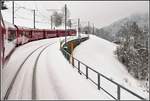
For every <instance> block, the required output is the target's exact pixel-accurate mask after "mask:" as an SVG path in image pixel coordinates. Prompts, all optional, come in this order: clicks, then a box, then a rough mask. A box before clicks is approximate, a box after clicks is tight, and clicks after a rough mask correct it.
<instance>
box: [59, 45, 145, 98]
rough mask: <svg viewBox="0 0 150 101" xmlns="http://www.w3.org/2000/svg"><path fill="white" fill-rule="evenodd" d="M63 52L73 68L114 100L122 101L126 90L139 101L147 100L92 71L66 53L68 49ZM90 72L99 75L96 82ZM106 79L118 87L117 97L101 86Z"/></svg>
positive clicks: (62, 49)
mask: <svg viewBox="0 0 150 101" xmlns="http://www.w3.org/2000/svg"><path fill="white" fill-rule="evenodd" d="M64 46H65V45H64ZM61 51H62V53H63V54H64V56H65V57H66V58H67V59H68V60H69V62H70V63H71V64H72V66H73V68H76V69H77V70H78V73H79V74H81V75H82V74H83V75H84V76H85V77H86V79H89V80H90V81H91V82H92V83H94V84H95V85H96V86H97V88H98V90H103V91H104V92H106V93H107V94H108V95H109V96H110V97H112V98H113V99H114V100H121V90H125V91H126V92H128V93H129V94H131V95H133V96H135V97H137V98H139V100H146V99H144V98H143V97H141V96H139V95H138V94H136V93H134V92H132V91H131V90H129V89H127V88H125V87H123V86H122V85H120V84H118V83H117V82H115V81H113V80H111V79H110V78H108V77H106V76H104V75H103V74H101V73H99V72H97V71H96V70H94V69H92V68H91V67H89V66H87V65H86V64H85V63H83V62H81V61H80V60H78V59H76V58H74V57H73V56H72V55H71V54H70V53H69V52H67V51H66V48H65V49H64V47H62V48H61ZM75 62H76V63H75ZM81 65H82V66H81ZM82 68H84V69H82ZM89 72H93V73H94V74H95V75H97V76H96V78H95V79H96V80H94V78H92V77H90V75H89ZM102 78H103V79H102ZM104 79H105V80H107V81H108V82H110V83H112V84H114V85H116V91H117V94H116V96H114V95H113V94H111V93H110V92H109V91H108V90H106V89H104V87H102V86H101V83H102V82H103V81H102V80H104Z"/></svg>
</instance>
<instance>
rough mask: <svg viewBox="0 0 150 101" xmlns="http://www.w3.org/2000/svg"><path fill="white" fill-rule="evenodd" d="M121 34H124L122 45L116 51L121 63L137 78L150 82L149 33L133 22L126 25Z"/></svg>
mask: <svg viewBox="0 0 150 101" xmlns="http://www.w3.org/2000/svg"><path fill="white" fill-rule="evenodd" d="M119 33H121V34H122V35H120V36H121V38H120V39H121V45H120V46H118V47H117V50H116V54H117V56H118V59H119V61H121V62H122V63H123V64H124V65H125V66H126V67H127V70H128V72H129V73H130V74H131V75H133V76H134V77H135V78H137V79H139V80H147V81H148V78H149V72H148V47H147V46H148V31H145V30H144V31H143V30H141V29H140V28H139V27H138V25H137V24H136V22H133V23H132V24H130V25H129V24H126V25H124V26H123V27H122V28H121V29H120V31H119Z"/></svg>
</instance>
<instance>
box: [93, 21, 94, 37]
mask: <svg viewBox="0 0 150 101" xmlns="http://www.w3.org/2000/svg"><path fill="white" fill-rule="evenodd" d="M93 35H94V24H93Z"/></svg>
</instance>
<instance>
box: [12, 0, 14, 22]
mask: <svg viewBox="0 0 150 101" xmlns="http://www.w3.org/2000/svg"><path fill="white" fill-rule="evenodd" d="M12 24H14V0H13V1H12Z"/></svg>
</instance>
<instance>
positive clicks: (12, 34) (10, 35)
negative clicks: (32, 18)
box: [8, 30, 16, 41]
mask: <svg viewBox="0 0 150 101" xmlns="http://www.w3.org/2000/svg"><path fill="white" fill-rule="evenodd" d="M15 38H16V31H15V30H9V31H8V41H13V40H14V39H15Z"/></svg>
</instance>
